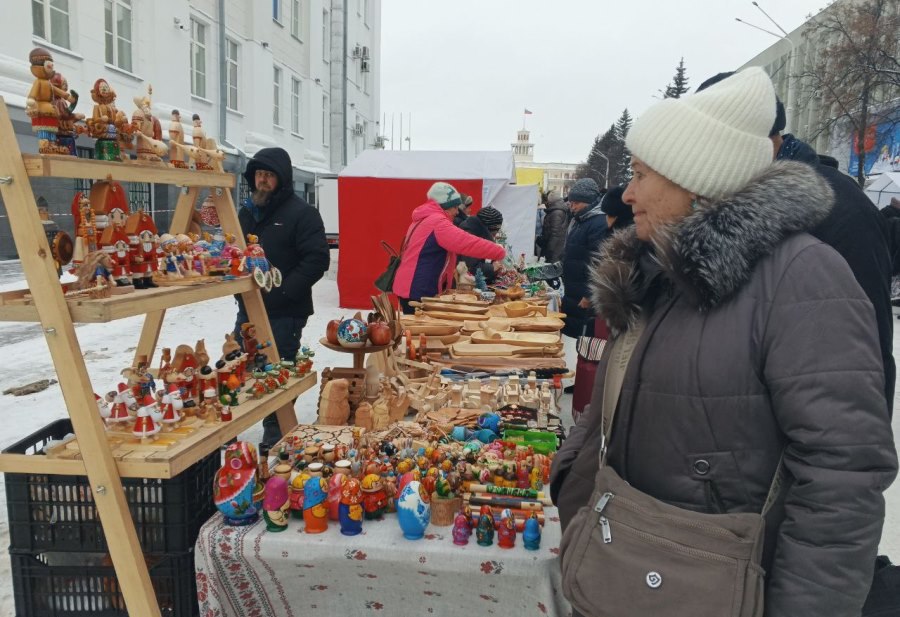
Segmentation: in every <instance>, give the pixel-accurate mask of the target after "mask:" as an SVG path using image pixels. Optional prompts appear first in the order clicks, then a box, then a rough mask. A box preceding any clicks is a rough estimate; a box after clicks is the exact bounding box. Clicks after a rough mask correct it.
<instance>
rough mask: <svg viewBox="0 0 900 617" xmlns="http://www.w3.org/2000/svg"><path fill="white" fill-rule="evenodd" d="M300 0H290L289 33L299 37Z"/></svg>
mask: <svg viewBox="0 0 900 617" xmlns="http://www.w3.org/2000/svg"><path fill="white" fill-rule="evenodd" d="M300 10H301V7H300V0H291V34H292V35H293V36H295V37H297V38H298V39H299V38H300Z"/></svg>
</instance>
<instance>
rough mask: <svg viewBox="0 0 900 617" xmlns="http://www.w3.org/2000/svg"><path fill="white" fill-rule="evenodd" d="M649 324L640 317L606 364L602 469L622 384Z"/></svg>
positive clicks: (601, 449) (616, 342)
mask: <svg viewBox="0 0 900 617" xmlns="http://www.w3.org/2000/svg"><path fill="white" fill-rule="evenodd" d="M646 326H647V322H646V320H645V319H644V317H643V316H641V317H638V319H637V322H636V323H635V324H634V325H633V326H632V327H631V328H629V329H628V330H626V331H625V332H623V333H622V334H620V335H619V336H618V338H616V340H615V341H613V344H612V351H610V354H609V360H607V363H606V379H605V381H604V382H603V419H602V421H601V425H600V428H601V430H600V467H603V466H604V465H606V446H607V444H608V443H609V436H610V434H611V433H612V425H613V419H614V418H615V416H616V407H617V405H618V402H619V395H620V394H621V392H622V383H623V382H624V381H625V370H626V369H627V368H628V362H629V361H630V360H631V355H632V353H634V348H635V347H636V346H637V342H638V341H639V340H640V338H641V334H643V332H644V328H645V327H646Z"/></svg>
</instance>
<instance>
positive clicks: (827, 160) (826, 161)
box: [819, 154, 840, 169]
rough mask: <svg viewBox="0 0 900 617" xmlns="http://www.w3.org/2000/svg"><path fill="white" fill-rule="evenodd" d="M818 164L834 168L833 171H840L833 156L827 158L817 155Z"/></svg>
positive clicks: (824, 155)
mask: <svg viewBox="0 0 900 617" xmlns="http://www.w3.org/2000/svg"><path fill="white" fill-rule="evenodd" d="M819 164H820V165H825V166H826V167H834V168H835V169H840V166H839V165H838V160H837V159H836V158H834V157H833V156H828V155H827V154H820V155H819Z"/></svg>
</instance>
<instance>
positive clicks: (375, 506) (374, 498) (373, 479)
mask: <svg viewBox="0 0 900 617" xmlns="http://www.w3.org/2000/svg"><path fill="white" fill-rule="evenodd" d="M362 492H363V508H364V510H365V516H366V520H374V519H380V518H381V517H382V515H383V514H384V509H385V508H386V507H387V495H386V494H385V492H384V488H383V485H382V483H381V477H379V476H378V475H377V474H374V473H370V474H368V475H366V477H365V478H363V480H362Z"/></svg>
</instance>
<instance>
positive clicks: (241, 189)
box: [237, 174, 250, 208]
mask: <svg viewBox="0 0 900 617" xmlns="http://www.w3.org/2000/svg"><path fill="white" fill-rule="evenodd" d="M239 177H240V179H241V181H240V182H239V183H238V203H237V205H238V207H239V208H240V207H241V206H243V205H244V204H246V203H247V200H248V199H250V185H249V184H248V183H247V179H246V178H245V177H244V174H241V175H240V176H239Z"/></svg>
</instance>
